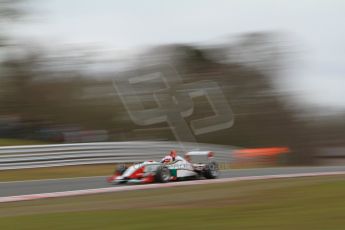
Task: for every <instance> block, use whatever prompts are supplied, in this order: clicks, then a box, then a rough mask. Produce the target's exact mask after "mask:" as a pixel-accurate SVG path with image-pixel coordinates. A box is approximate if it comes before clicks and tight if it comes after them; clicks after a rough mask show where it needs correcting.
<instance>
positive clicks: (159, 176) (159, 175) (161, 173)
mask: <svg viewBox="0 0 345 230" xmlns="http://www.w3.org/2000/svg"><path fill="white" fill-rule="evenodd" d="M169 180H170V170H169V169H168V168H167V167H165V166H161V167H159V168H158V169H157V171H156V175H155V181H156V182H159V183H166V182H168V181H169Z"/></svg>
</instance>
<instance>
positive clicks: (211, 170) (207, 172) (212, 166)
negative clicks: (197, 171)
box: [203, 162, 219, 179]
mask: <svg viewBox="0 0 345 230" xmlns="http://www.w3.org/2000/svg"><path fill="white" fill-rule="evenodd" d="M218 175H219V168H218V164H217V163H216V162H210V163H208V164H206V166H205V169H204V171H203V176H204V177H205V178H206V179H215V178H217V177H218Z"/></svg>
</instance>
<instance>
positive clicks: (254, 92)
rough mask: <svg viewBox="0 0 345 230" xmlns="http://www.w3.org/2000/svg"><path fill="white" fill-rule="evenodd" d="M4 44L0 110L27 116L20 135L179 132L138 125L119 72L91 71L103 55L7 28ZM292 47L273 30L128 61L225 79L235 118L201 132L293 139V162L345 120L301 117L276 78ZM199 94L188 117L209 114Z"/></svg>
mask: <svg viewBox="0 0 345 230" xmlns="http://www.w3.org/2000/svg"><path fill="white" fill-rule="evenodd" d="M9 2H10V1H3V0H2V1H0V20H1V24H2V25H3V23H8V20H12V19H13V18H15V17H17V16H16V15H18V14H19V13H18V12H17V11H16V8H11V6H12V5H11V4H10V3H9ZM19 15H20V14H19ZM1 24H0V26H1ZM2 31H4V30H2ZM0 47H1V48H0V53H1V59H0V60H1V62H0V117H1V116H2V115H11V114H12V115H13V114H14V115H16V116H19V117H20V119H21V120H22V121H23V123H25V124H26V126H25V127H26V129H25V130H24V131H23V130H22V132H24V133H20V136H21V137H23V136H24V137H27V138H40V137H39V136H35V135H33V133H35V132H36V131H37V130H38V129H41V128H45V127H50V126H52V125H57V124H63V125H71V126H73V125H78V126H80V127H82V128H84V129H97V130H107V131H108V132H109V133H110V139H111V140H115V141H124V140H135V139H143V138H148V139H150V138H151V139H152V138H153V139H163V140H170V139H173V138H174V137H173V135H172V133H171V130H169V129H167V124H159V125H152V126H148V127H140V126H138V125H135V124H134V123H133V122H132V121H131V120H130V119H129V116H128V113H127V111H126V109H125V107H124V105H123V104H122V102H121V101H120V99H119V97H118V95H116V92H115V90H114V88H113V87H112V79H113V78H114V77H116V75H117V72H116V71H113V72H111V73H107V74H104V73H99V74H97V73H95V72H93V73H92V74H91V73H90V72H89V73H88V71H87V68H88V66H89V65H91V64H92V65H96V66H97V65H98V64H99V65H101V64H102V63H97V62H96V63H95V62H93V63H91V62H90V57H89V56H87V55H85V54H84V53H80V51H79V50H71V51H70V52H71V53H72V54H73V55H69V54H68V53H58V54H51V53H49V52H51V51H46V50H44V49H43V48H40V47H39V46H28V45H22V44H13V43H11V40H10V38H8V37H6V36H5V34H3V32H2V33H0ZM286 55H287V51H286V50H285V49H284V47H283V46H282V45H281V44H279V42H277V40H276V38H275V35H274V34H272V33H264V32H263V33H253V34H246V35H243V36H241V37H239V38H238V39H237V41H236V42H235V43H230V44H223V45H220V46H215V47H200V46H196V45H189V44H175V45H166V46H159V47H154V48H152V49H150V50H148V51H147V52H145V53H144V54H142V55H139V56H138V57H137V58H136V60H137V61H136V62H133V63H132V65H131V67H130V68H129V69H131V68H132V69H135V68H137V67H138V66H145V65H149V64H152V63H154V64H166V63H168V64H170V65H172V66H173V67H174V68H175V69H176V71H177V72H178V74H179V75H180V76H181V78H182V79H183V81H184V83H190V82H195V81H200V80H213V81H215V82H217V83H218V84H219V85H220V86H221V89H222V91H223V93H224V94H225V96H226V99H227V101H228V103H229V105H230V107H231V108H232V110H233V113H234V115H235V123H234V125H233V127H231V128H229V129H224V130H221V131H217V132H213V133H208V134H203V135H199V136H196V139H197V141H198V142H206V143H216V144H226V145H235V146H246V147H266V146H288V147H289V148H290V149H291V151H292V153H293V154H292V155H291V156H292V157H291V159H289V160H290V163H311V162H312V160H313V154H314V153H315V149H316V148H317V147H320V145H327V144H332V143H333V144H334V142H336V143H337V144H339V143H340V142H341V140H344V139H343V138H342V137H344V133H342V132H343V131H344V128H345V127H344V126H343V124H344V123H343V120H342V119H339V120H338V121H337V122H335V121H334V123H333V124H332V125H329V123H327V122H322V124H321V125H320V123H319V121H317V122H313V121H311V120H310V119H308V118H307V119H305V118H301V117H300V116H299V115H300V114H299V113H301V111H300V110H298V109H296V108H295V107H293V106H291V101H290V99H289V95H287V94H283V93H282V92H280V91H279V90H278V89H277V88H276V87H275V86H274V84H273V82H274V80H276V79H274V78H275V77H276V75H277V73H278V72H279V70H280V69H281V68H284V58H285V57H286ZM90 75H95V76H90ZM196 100H197V101H196V104H197V105H198V104H199V106H197V107H196V109H195V111H194V113H193V115H192V116H191V117H189V118H187V120H191V119H195V118H199V117H203V116H207V115H209V110H210V108H209V107H208V105H206V104H205V99H203V98H198V99H196ZM342 115H343V114H342ZM342 115H341V116H342ZM0 129H1V127H0ZM18 135H19V133H18ZM320 143H322V144H320ZM342 144H345V143H342Z"/></svg>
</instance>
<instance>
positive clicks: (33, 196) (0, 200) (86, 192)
mask: <svg viewBox="0 0 345 230" xmlns="http://www.w3.org/2000/svg"><path fill="white" fill-rule="evenodd" d="M331 175H345V171H337V172H320V173H295V174H279V175H266V176H246V177H235V178H223V179H214V180H197V181H185V182H178V183H167V184H146V185H132V186H123V187H110V188H109V187H107V188H96V189H85V190H75V191H64V192H51V193H41V194H29V195H19V196H7V197H0V203H5V202H15V201H28V200H37V199H46V198H58V197H69V196H77V195H92V194H99V193H109V192H120V191H131V190H145V189H157V188H170V187H179V186H188V185H203V184H218V183H224V182H235V181H247V180H264V179H282V178H294V177H311V176H331Z"/></svg>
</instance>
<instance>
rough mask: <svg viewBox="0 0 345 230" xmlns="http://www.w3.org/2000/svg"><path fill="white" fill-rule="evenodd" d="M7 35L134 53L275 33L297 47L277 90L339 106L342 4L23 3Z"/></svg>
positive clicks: (237, 0) (343, 68)
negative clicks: (24, 12)
mask: <svg viewBox="0 0 345 230" xmlns="http://www.w3.org/2000/svg"><path fill="white" fill-rule="evenodd" d="M25 5H26V8H27V9H28V12H29V13H30V14H31V15H30V20H29V21H27V22H26V23H24V24H21V25H20V26H18V27H16V28H15V29H14V31H15V32H16V33H17V34H19V35H20V36H21V37H22V38H24V39H29V40H30V39H32V40H35V41H39V42H40V43H42V44H49V45H51V44H54V46H57V47H58V46H60V45H61V46H62V45H66V44H68V45H74V44H75V45H81V44H85V45H87V44H97V45H100V46H102V47H104V48H105V49H109V50H128V51H130V50H136V49H138V48H140V47H145V46H148V45H158V44H166V43H201V44H203V43H205V44H210V43H212V42H213V41H217V40H218V39H221V38H224V37H228V36H236V35H239V34H241V33H246V32H256V31H279V32H283V33H285V34H288V35H289V38H290V39H291V40H292V41H293V42H294V44H295V45H296V44H297V46H296V48H297V50H298V57H296V60H297V61H296V63H297V64H295V65H294V67H293V68H292V69H291V71H289V73H288V75H289V76H288V77H286V78H285V79H286V81H284V82H282V85H281V87H283V88H284V87H285V88H286V89H289V90H294V91H296V92H297V93H296V95H298V100H300V101H302V102H303V103H305V102H306V103H309V104H310V105H315V106H327V107H330V108H342V109H345V30H344V26H345V1H344V0H298V1H297V0H296V1H291V0H290V1H287V0H145V1H144V0H121V1H120V0H97V1H96V0H73V1H71V0H49V1H47V0H28V1H27V2H26V3H25Z"/></svg>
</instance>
